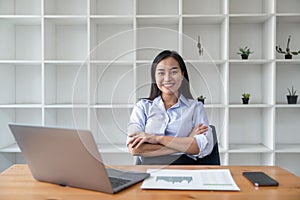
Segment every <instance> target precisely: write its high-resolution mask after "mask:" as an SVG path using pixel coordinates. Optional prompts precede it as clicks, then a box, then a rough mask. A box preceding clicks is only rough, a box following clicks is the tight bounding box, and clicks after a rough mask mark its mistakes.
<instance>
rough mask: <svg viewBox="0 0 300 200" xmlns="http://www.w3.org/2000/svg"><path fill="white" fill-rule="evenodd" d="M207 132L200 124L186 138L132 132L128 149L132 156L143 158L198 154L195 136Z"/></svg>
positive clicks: (205, 127)
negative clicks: (178, 153)
mask: <svg viewBox="0 0 300 200" xmlns="http://www.w3.org/2000/svg"><path fill="white" fill-rule="evenodd" d="M207 130H208V127H207V126H204V125H202V124H201V123H200V124H198V125H196V126H195V127H194V128H193V130H192V132H191V133H190V134H189V136H188V137H173V136H160V135H154V134H148V133H145V132H134V133H131V134H129V137H130V139H129V141H128V149H129V151H130V153H131V154H132V155H141V156H145V157H152V156H161V155H168V154H172V153H176V152H183V153H186V154H199V152H200V149H199V147H198V144H197V141H196V139H195V138H194V136H195V135H198V134H203V133H205V132H206V131H207Z"/></svg>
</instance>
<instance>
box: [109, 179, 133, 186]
mask: <svg viewBox="0 0 300 200" xmlns="http://www.w3.org/2000/svg"><path fill="white" fill-rule="evenodd" d="M109 180H110V182H111V185H112V187H113V188H116V187H119V186H121V185H124V184H126V183H128V182H130V180H127V179H122V178H115V177H109Z"/></svg>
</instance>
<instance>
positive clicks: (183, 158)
mask: <svg viewBox="0 0 300 200" xmlns="http://www.w3.org/2000/svg"><path fill="white" fill-rule="evenodd" d="M136 164H137V165H214V163H213V162H212V161H211V160H210V159H209V157H204V158H198V159H197V160H194V159H192V158H190V157H188V156H187V155H185V154H182V155H165V156H155V157H142V156H139V157H138V158H137V161H136Z"/></svg>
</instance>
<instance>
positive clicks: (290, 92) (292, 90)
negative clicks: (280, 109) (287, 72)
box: [287, 86, 297, 96]
mask: <svg viewBox="0 0 300 200" xmlns="http://www.w3.org/2000/svg"><path fill="white" fill-rule="evenodd" d="M287 90H288V92H289V96H297V95H296V93H297V90H294V86H292V89H290V88H288V89H287Z"/></svg>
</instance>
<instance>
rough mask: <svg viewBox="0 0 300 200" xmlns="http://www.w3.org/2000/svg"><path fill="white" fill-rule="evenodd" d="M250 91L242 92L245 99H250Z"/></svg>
mask: <svg viewBox="0 0 300 200" xmlns="http://www.w3.org/2000/svg"><path fill="white" fill-rule="evenodd" d="M250 96H251V95H250V93H243V94H242V97H243V98H244V99H249V98H250Z"/></svg>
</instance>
